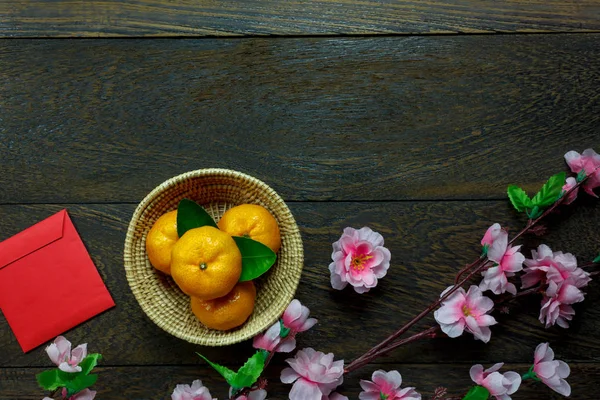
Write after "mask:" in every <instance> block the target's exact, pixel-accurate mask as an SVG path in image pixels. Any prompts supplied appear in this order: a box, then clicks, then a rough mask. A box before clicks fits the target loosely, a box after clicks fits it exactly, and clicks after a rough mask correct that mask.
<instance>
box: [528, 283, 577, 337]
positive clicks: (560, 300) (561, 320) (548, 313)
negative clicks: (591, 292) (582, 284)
mask: <svg viewBox="0 0 600 400" xmlns="http://www.w3.org/2000/svg"><path fill="white" fill-rule="evenodd" d="M583 300H584V294H583V292H582V291H581V290H579V289H578V288H577V287H576V286H575V285H572V284H571V283H569V282H568V281H563V282H560V283H558V284H557V283H556V282H554V281H550V282H549V283H548V288H547V289H546V293H545V295H544V298H543V299H542V308H541V310H540V317H539V319H540V322H541V323H543V324H545V325H546V328H549V327H551V326H552V325H554V324H558V326H560V327H563V328H568V327H569V323H568V322H567V321H570V320H571V319H573V316H574V315H575V310H574V309H573V307H571V304H575V303H579V302H582V301H583Z"/></svg>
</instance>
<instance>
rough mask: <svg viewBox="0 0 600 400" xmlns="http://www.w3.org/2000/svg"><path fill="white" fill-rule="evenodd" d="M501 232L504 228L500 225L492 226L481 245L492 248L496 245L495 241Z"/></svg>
mask: <svg viewBox="0 0 600 400" xmlns="http://www.w3.org/2000/svg"><path fill="white" fill-rule="evenodd" d="M501 230H502V228H501V227H500V224H499V223H495V224H494V225H492V226H490V227H489V228H488V230H487V231H486V232H485V235H483V239H481V245H482V246H488V247H489V246H491V245H492V243H494V240H496V238H497V237H498V235H499V234H500V231H501Z"/></svg>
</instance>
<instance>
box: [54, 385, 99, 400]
mask: <svg viewBox="0 0 600 400" xmlns="http://www.w3.org/2000/svg"><path fill="white" fill-rule="evenodd" d="M62 396H63V399H65V400H94V398H95V397H96V391H94V390H90V389H83V390H82V391H81V392H78V393H75V394H74V395H73V396H71V397H69V398H68V399H67V389H65V388H63V390H62ZM43 400H54V399H52V398H50V397H44V399H43Z"/></svg>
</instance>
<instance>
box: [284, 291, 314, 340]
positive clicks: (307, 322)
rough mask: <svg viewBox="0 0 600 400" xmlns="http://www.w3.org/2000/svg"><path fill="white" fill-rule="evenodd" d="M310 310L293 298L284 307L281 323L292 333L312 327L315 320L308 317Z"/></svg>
mask: <svg viewBox="0 0 600 400" xmlns="http://www.w3.org/2000/svg"><path fill="white" fill-rule="evenodd" d="M309 315H310V310H309V309H308V307H305V306H303V305H302V304H301V303H300V301H298V300H296V299H294V300H292V301H291V302H290V304H289V305H288V306H287V308H286V309H285V312H284V313H283V316H282V317H281V319H282V320H283V325H284V326H285V327H286V328H288V329H290V331H292V333H296V332H304V331H307V330H309V329H310V328H312V327H313V326H314V325H315V324H316V323H317V320H316V319H314V318H308V316H309Z"/></svg>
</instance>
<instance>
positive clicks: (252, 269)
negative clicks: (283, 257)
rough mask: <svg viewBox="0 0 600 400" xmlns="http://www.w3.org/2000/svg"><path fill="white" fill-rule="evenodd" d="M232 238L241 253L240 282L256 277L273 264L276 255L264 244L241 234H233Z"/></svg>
mask: <svg viewBox="0 0 600 400" xmlns="http://www.w3.org/2000/svg"><path fill="white" fill-rule="evenodd" d="M233 240H235V243H236V244H237V246H238V249H240V253H242V275H241V276H240V282H245V281H251V280H253V279H256V278H258V277H259V276H261V275H262V274H264V273H265V272H267V271H268V270H269V268H271V267H272V266H273V264H275V260H277V255H276V254H275V252H274V251H273V250H271V249H270V248H268V247H267V246H265V245H264V244H262V243H260V242H257V241H256V240H252V239H249V238H245V237H241V236H233Z"/></svg>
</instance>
